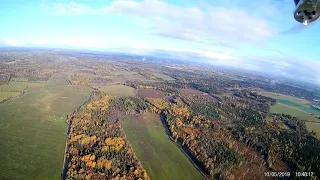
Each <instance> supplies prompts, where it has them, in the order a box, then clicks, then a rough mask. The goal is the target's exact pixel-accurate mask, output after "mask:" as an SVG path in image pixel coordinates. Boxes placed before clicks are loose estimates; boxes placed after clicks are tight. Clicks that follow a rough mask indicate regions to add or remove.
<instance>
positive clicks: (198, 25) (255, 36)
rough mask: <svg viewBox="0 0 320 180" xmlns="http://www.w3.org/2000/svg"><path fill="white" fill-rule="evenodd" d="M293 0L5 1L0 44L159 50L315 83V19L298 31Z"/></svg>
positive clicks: (318, 80)
mask: <svg viewBox="0 0 320 180" xmlns="http://www.w3.org/2000/svg"><path fill="white" fill-rule="evenodd" d="M293 9H294V4H293V2H292V0H283V1H276V0H256V1H252V2H251V3H244V2H243V1H240V0H235V1H231V0H215V1H205V0H199V1H191V0H171V1H169V0H167V1H165V0H142V1H134V0H114V1H103V0H97V1H94V2H93V1H88V0H74V1H65V0H39V1H28V0H4V1H2V2H1V7H0V23H1V24H2V26H1V31H0V46H13V47H26V46H27V47H53V48H71V49H86V50H110V49H122V50H123V51H125V52H130V53H137V54H152V53H153V52H154V51H157V50H161V51H166V52H168V53H170V54H173V55H174V54H177V56H178V55H179V56H183V55H184V56H186V57H188V56H193V57H196V58H197V59H198V61H201V62H206V63H211V64H215V65H223V66H229V67H236V68H240V69H246V70H253V71H257V72H265V73H269V74H274V75H279V76H284V77H288V78H292V79H297V80H303V81H307V82H311V83H315V84H320V71H319V68H320V59H319V50H318V47H319V46H317V45H316V44H315V42H319V40H320V36H319V32H318V30H319V28H320V25H319V23H315V24H314V25H313V26H311V27H310V28H306V29H304V30H303V31H301V32H299V33H284V32H287V30H289V29H290V28H292V27H294V26H295V25H296V24H297V23H296V22H295V20H294V18H293V15H292V11H293Z"/></svg>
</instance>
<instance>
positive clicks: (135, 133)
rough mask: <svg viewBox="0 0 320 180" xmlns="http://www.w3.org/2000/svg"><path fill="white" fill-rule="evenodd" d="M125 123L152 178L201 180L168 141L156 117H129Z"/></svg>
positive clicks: (138, 155) (130, 139)
mask: <svg viewBox="0 0 320 180" xmlns="http://www.w3.org/2000/svg"><path fill="white" fill-rule="evenodd" d="M122 124H123V127H124V129H125V132H126V134H127V138H128V140H129V141H130V144H131V145H132V147H133V150H134V152H135V154H136V155H137V158H138V159H139V160H140V161H141V163H142V165H143V167H144V168H146V170H147V173H148V175H149V177H150V178H151V179H153V180H157V179H159V180H162V179H181V180H186V179H202V177H201V175H200V173H199V172H198V171H197V170H196V168H195V167H193V165H192V164H191V162H190V161H189V160H188V158H187V157H186V156H185V155H184V153H183V152H181V151H180V149H179V148H178V146H177V145H176V144H174V142H172V141H171V140H170V139H169V138H168V136H167V135H166V133H165V129H164V127H163V126H162V124H161V121H160V119H159V117H158V116H157V115H155V114H151V113H146V114H144V115H143V116H141V117H137V116H134V115H131V116H126V117H125V118H124V119H122Z"/></svg>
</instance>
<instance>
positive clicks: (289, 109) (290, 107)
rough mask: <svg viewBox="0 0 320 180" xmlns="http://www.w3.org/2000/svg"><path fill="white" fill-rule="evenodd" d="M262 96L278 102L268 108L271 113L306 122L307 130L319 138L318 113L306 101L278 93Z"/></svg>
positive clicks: (319, 113)
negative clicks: (289, 116)
mask: <svg viewBox="0 0 320 180" xmlns="http://www.w3.org/2000/svg"><path fill="white" fill-rule="evenodd" d="M262 95H264V96H267V97H271V98H274V99H277V100H278V103H277V104H276V105H273V106H271V107H270V111H271V112H272V113H284V114H289V115H291V116H294V117H298V118H300V119H302V120H304V121H305V122H306V126H307V129H308V130H309V131H310V132H311V131H315V132H316V134H317V136H318V137H319V138H320V119H318V118H317V117H319V116H320V111H319V110H316V109H313V108H311V107H310V106H309V105H308V103H309V102H308V101H307V100H305V99H299V98H296V97H291V96H287V95H282V94H278V93H270V92H264V93H262Z"/></svg>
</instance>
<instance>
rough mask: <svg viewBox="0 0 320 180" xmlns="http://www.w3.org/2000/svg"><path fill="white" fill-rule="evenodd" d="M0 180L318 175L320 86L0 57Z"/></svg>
mask: <svg viewBox="0 0 320 180" xmlns="http://www.w3.org/2000/svg"><path fill="white" fill-rule="evenodd" d="M0 80H1V81H0V97H1V103H0V114H1V116H0V134H1V138H0V145H1V151H0V158H1V159H2V163H1V164H0V179H60V178H61V179H219V178H224V179H239V178H240V179H241V178H242V179H254V178H258V179H272V177H269V176H266V174H265V173H266V172H291V176H290V177H291V178H294V172H313V173H314V177H318V178H319V173H320V171H319V170H320V163H319V161H320V159H319V156H320V140H319V138H320V110H319V109H317V108H316V107H315V106H317V103H318V101H319V99H320V94H319V92H320V88H319V87H318V86H315V85H314V86H313V85H310V84H308V85H307V86H308V88H305V86H306V85H301V84H299V83H296V84H292V83H291V82H287V81H286V80H281V82H279V83H277V84H276V85H274V84H272V83H270V82H272V81H273V78H269V77H267V76H266V77H264V76H261V75H256V74H252V73H250V72H233V71H232V70H229V69H224V68H219V67H215V66H206V67H205V68H204V67H203V66H197V65H190V64H187V63H181V62H180V61H175V60H171V61H170V62H166V61H165V60H161V59H158V58H153V57H145V56H138V55H128V54H115V53H97V52H90V53H88V52H80V51H67V50H53V49H52V50H51V49H46V50H44V49H41V50H39V49H24V48H13V49H4V48H3V49H1V52H0Z"/></svg>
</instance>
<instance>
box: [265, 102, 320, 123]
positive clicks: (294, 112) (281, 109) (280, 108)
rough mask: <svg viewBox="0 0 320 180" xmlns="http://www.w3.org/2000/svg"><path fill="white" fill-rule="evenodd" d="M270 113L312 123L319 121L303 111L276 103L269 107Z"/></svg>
mask: <svg viewBox="0 0 320 180" xmlns="http://www.w3.org/2000/svg"><path fill="white" fill-rule="evenodd" d="M270 111H271V112H273V113H284V114H290V115H291V116H294V117H298V118H300V119H302V120H305V121H314V122H320V120H319V119H317V118H316V116H314V115H311V114H310V113H307V112H305V111H302V110H299V109H296V108H293V107H290V106H288V105H285V104H282V103H277V104H276V105H274V106H271V107H270Z"/></svg>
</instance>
